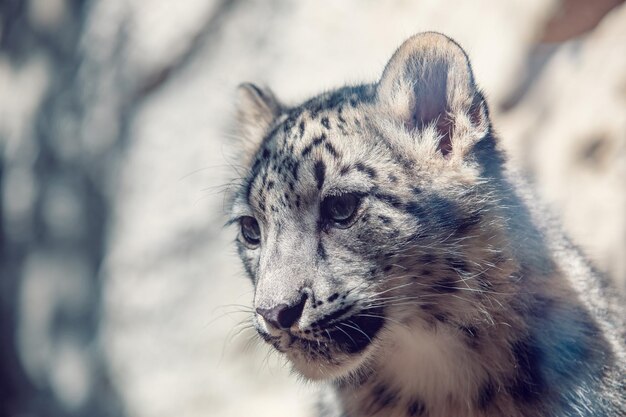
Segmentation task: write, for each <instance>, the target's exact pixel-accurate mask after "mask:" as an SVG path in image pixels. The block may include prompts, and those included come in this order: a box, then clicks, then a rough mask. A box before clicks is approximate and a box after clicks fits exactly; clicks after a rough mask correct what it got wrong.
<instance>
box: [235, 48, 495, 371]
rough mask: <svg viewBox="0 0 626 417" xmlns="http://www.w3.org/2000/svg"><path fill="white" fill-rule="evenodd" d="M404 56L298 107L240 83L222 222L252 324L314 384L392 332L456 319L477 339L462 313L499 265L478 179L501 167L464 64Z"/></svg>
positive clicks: (364, 358) (353, 367)
mask: <svg viewBox="0 0 626 417" xmlns="http://www.w3.org/2000/svg"><path fill="white" fill-rule="evenodd" d="M435 49H436V48H435ZM409 52H410V53H409ZM409 52H407V51H402V50H399V51H398V52H396V54H395V55H394V57H393V58H392V60H391V61H390V63H389V64H388V65H387V68H386V70H385V72H384V74H383V77H382V79H381V80H380V81H379V82H378V83H376V84H372V85H362V86H356V87H344V88H341V89H338V90H336V91H333V92H330V93H325V94H322V95H320V96H318V97H315V98H313V99H311V100H309V101H307V102H305V103H304V104H302V105H300V106H297V107H286V106H284V105H282V104H280V103H279V102H278V101H277V100H276V99H275V98H274V97H273V95H272V94H271V93H270V92H269V91H267V90H263V89H260V88H258V87H255V86H253V85H250V84H246V85H243V86H242V87H241V88H240V92H241V105H240V108H239V117H240V125H241V126H240V127H241V135H242V137H243V139H244V142H243V145H244V148H246V149H245V150H244V159H245V162H246V163H247V166H248V170H247V173H246V176H245V178H244V181H243V182H242V185H241V187H240V188H239V189H238V190H237V192H236V193H235V196H234V200H233V205H232V223H234V224H236V225H238V228H239V234H238V238H237V247H238V251H239V255H240V257H241V259H242V261H243V264H244V266H245V269H246V271H247V273H248V275H249V276H250V278H251V280H252V282H253V284H254V288H255V292H254V311H255V314H254V317H253V320H254V325H255V327H256V329H257V331H258V333H259V335H260V336H261V337H262V338H263V339H264V340H265V341H267V342H268V343H270V344H271V345H273V346H274V348H276V349H277V350H278V351H280V352H282V353H284V354H285V355H286V356H287V358H289V360H290V361H291V363H292V364H293V366H294V368H295V369H296V370H297V371H299V372H300V373H301V374H302V375H304V376H305V377H308V378H312V379H338V378H339V379H340V378H345V377H348V376H354V375H358V374H359V373H361V372H363V371H364V370H365V369H367V363H368V361H369V360H370V359H371V358H372V357H373V356H375V355H376V353H377V352H379V353H380V350H381V346H382V345H383V344H384V343H385V340H389V339H392V338H393V332H394V329H395V328H397V326H407V325H414V324H415V323H416V322H417V323H419V325H420V326H424V327H429V326H430V327H432V326H436V323H437V322H443V321H446V322H454V323H455V326H456V328H458V331H459V333H460V334H461V335H462V337H465V338H467V339H468V344H471V343H474V342H475V341H474V340H472V339H473V336H474V335H473V333H472V329H471V327H469V326H465V325H464V323H465V321H464V320H465V318H466V317H469V316H471V315H472V314H478V313H477V311H478V310H479V309H480V303H481V302H482V301H481V300H480V294H481V293H482V292H484V291H486V290H487V289H492V288H491V287H492V286H493V285H494V284H493V283H491V282H488V281H487V280H484V279H482V277H483V275H484V271H485V270H486V269H488V268H496V267H498V265H499V264H501V263H502V259H501V258H502V254H501V248H498V247H497V246H498V241H497V239H494V236H495V232H494V230H497V227H496V226H497V223H498V218H497V214H495V213H493V212H491V211H490V207H491V206H490V204H492V203H493V202H492V201H490V190H489V188H488V187H489V185H488V184H487V183H486V182H485V181H483V179H484V178H485V177H486V176H489V175H493V169H492V166H494V165H498V164H499V163H500V161H497V160H496V161H494V160H493V159H490V160H489V161H486V160H484V155H494V154H497V153H496V152H493V147H494V142H493V139H492V137H491V135H490V128H489V122H488V116H487V109H486V106H485V104H484V101H483V99H482V96H481V95H480V93H479V92H478V91H477V90H476V89H475V87H474V84H473V80H472V78H471V72H470V70H469V64H467V61H466V58H465V56H464V55H463V54H461V55H459V56H453V57H449V56H446V57H438V56H436V53H435V52H436V51H434V50H433V51H431V50H428V51H426V52H423V51H422V52H421V53H420V52H419V51H417V52H418V53H416V52H415V51H409ZM452 68H454V69H455V71H451V69H452ZM463 71H464V72H463ZM417 72H419V74H420V76H419V77H417V76H416V75H415V74H416V73H417ZM451 73H452V75H450V74H451ZM459 74H461V75H459ZM463 74H465V76H463ZM490 158H492V157H491V156H490ZM469 259H472V261H471V262H470V261H469ZM464 317H465V318H464Z"/></svg>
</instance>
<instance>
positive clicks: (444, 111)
mask: <svg viewBox="0 0 626 417" xmlns="http://www.w3.org/2000/svg"><path fill="white" fill-rule="evenodd" d="M376 94H377V100H378V102H379V103H380V104H381V106H382V109H383V110H384V111H385V112H388V113H390V116H391V117H392V118H394V119H395V120H397V121H399V122H401V123H403V124H404V125H405V126H406V127H407V129H409V130H410V131H414V130H418V131H421V130H423V129H426V128H428V127H434V128H435V129H436V133H437V135H438V137H439V141H438V149H439V151H440V152H441V153H442V154H443V155H444V156H445V155H448V154H450V153H460V154H461V155H464V154H466V153H467V152H469V151H470V150H471V148H472V146H473V145H474V144H475V143H476V142H478V141H479V140H480V139H481V138H482V137H484V136H485V135H486V134H487V132H488V130H489V118H488V111H487V106H486V103H485V100H484V98H483V96H482V94H481V93H480V92H479V91H478V89H477V87H476V85H475V83H474V75H473V74H472V69H471V66H470V62H469V59H468V58H467V55H466V54H465V51H463V49H462V48H461V47H460V46H459V45H458V44H457V43H456V42H454V41H453V40H452V39H450V38H448V37H446V36H444V35H442V34H440V33H435V32H427V33H421V34H418V35H415V36H413V37H411V38H409V39H408V40H407V41H405V42H404V43H403V44H402V45H401V46H400V48H398V50H397V51H396V52H395V54H394V55H393V56H392V57H391V60H390V61H389V63H388V64H387V66H386V67H385V71H384V72H383V75H382V78H381V80H380V82H379V83H378V86H377V90H376Z"/></svg>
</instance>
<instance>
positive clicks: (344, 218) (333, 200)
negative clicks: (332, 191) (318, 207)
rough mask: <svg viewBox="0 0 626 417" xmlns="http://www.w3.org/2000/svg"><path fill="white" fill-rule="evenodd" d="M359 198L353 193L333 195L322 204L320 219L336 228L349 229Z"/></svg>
mask: <svg viewBox="0 0 626 417" xmlns="http://www.w3.org/2000/svg"><path fill="white" fill-rule="evenodd" d="M359 202H360V197H359V196H358V195H357V194H354V193H348V194H341V195H334V196H330V197H327V198H326V199H324V201H323V202H322V218H323V219H325V220H327V221H329V222H331V223H334V225H335V226H338V227H349V226H350V223H351V220H352V219H353V218H354V215H355V214H356V211H357V208H358V207H359Z"/></svg>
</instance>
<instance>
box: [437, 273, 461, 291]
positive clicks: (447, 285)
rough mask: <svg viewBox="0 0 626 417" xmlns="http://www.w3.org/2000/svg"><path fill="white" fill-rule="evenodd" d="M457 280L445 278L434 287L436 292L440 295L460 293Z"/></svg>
mask: <svg viewBox="0 0 626 417" xmlns="http://www.w3.org/2000/svg"><path fill="white" fill-rule="evenodd" d="M456 281H457V280H456V279H454V278H452V277H445V278H442V279H440V280H439V281H437V282H435V283H434V284H433V286H432V289H433V291H434V292H436V293H439V294H450V293H453V292H456V291H458V288H457V286H456V284H457V283H456Z"/></svg>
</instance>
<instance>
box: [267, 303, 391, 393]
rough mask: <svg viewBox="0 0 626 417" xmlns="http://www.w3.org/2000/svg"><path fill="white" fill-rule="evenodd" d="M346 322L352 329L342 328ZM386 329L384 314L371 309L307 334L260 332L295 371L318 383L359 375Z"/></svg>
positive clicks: (298, 332) (297, 332)
mask: <svg viewBox="0 0 626 417" xmlns="http://www.w3.org/2000/svg"><path fill="white" fill-rule="evenodd" d="M345 322H348V324H349V326H342V325H341V324H342V323H345ZM384 326H385V319H384V316H383V315H382V311H378V310H376V311H374V310H371V311H370V310H368V311H363V312H361V314H357V315H354V316H352V317H350V318H348V319H347V321H342V322H338V323H337V322H335V323H333V324H332V325H330V326H328V327H326V328H322V329H318V331H315V332H309V333H308V334H304V333H303V332H300V331H296V332H291V331H283V332H281V333H280V334H275V335H274V336H270V335H269V334H267V333H266V332H265V331H264V330H263V329H262V328H261V327H257V330H258V331H259V334H260V335H261V337H262V338H263V339H264V340H265V341H266V342H268V343H269V344H271V345H272V346H273V347H274V348H275V349H276V350H278V351H279V352H281V353H283V354H284V355H285V356H286V357H287V359H289V361H290V362H291V364H292V367H293V370H294V371H295V372H297V373H298V374H300V375H301V376H302V377H304V378H306V379H309V380H317V381H319V380H342V379H349V378H351V377H352V376H354V375H356V374H358V373H359V372H360V370H361V369H362V368H363V366H364V364H366V363H367V361H368V360H369V358H371V357H372V356H373V354H374V352H375V351H376V349H377V346H378V345H379V341H378V336H379V334H380V333H381V330H382V329H383V328H384Z"/></svg>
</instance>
